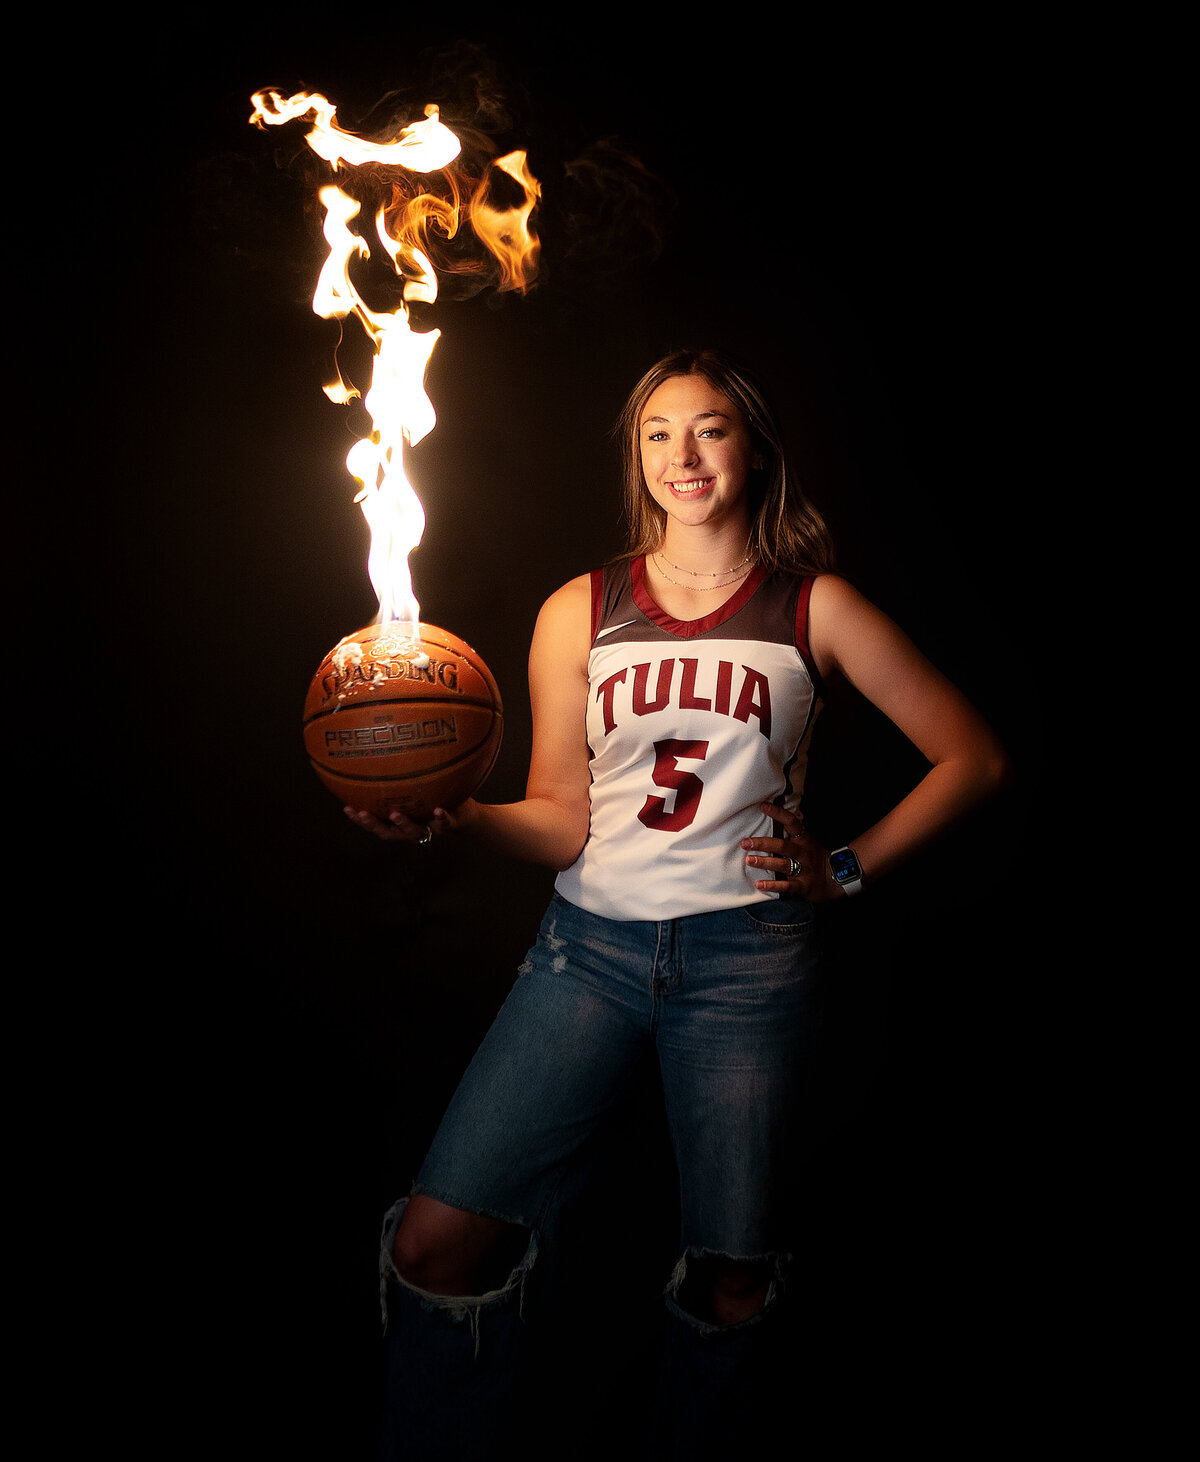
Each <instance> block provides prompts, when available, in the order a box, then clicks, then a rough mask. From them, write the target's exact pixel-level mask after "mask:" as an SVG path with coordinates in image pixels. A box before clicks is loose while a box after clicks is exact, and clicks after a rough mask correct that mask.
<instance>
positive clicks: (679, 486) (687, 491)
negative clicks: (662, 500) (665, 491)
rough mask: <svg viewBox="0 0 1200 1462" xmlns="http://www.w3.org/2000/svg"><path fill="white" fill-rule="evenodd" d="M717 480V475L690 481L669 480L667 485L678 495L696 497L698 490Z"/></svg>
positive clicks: (700, 490) (702, 489)
mask: <svg viewBox="0 0 1200 1462" xmlns="http://www.w3.org/2000/svg"><path fill="white" fill-rule="evenodd" d="M716 480H717V479H716V478H715V477H697V478H693V479H692V480H691V481H689V482H668V483H667V486H668V487H669V488H670V489H671V491H672V492H673V493H674V494H675V495H676V497H695V495H696V494H697V493H698V492H703V491H704V489H705V488H707V487H711V486H712V485H713V483H714V482H716Z"/></svg>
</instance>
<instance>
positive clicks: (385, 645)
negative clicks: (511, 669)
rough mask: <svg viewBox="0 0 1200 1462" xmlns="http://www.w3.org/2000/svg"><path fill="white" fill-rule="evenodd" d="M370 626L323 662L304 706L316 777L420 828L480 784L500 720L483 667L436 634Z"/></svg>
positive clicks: (350, 800)
mask: <svg viewBox="0 0 1200 1462" xmlns="http://www.w3.org/2000/svg"><path fill="white" fill-rule="evenodd" d="M418 629H419V632H420V638H419V640H414V639H412V638H411V634H412V624H411V622H408V621H406V622H403V623H399V622H396V621H392V622H390V623H387V624H372V625H368V626H367V628H366V629H360V630H359V631H358V632H357V634H352V635H347V636H346V638H345V639H344V640H341V641H340V642H339V643H338V644H336V645H335V646H334V647H333V649H332V650H330V652H329V653H328V655H326V656H325V658H324V660H322V661H321V664H320V667H319V668H318V670H317V673H316V674H315V675H314V676H313V678H312V683H311V684H310V686H309V688H308V695H307V697H306V698H305V702H304V746H305V749H306V751H307V752H308V759H309V761H310V762H311V763H312V767H313V770H314V771H315V772H316V774H317V776H318V777H320V779H321V781H322V782H324V783H325V785H326V786H327V787H328V788H329V790H330V791H331V792H332V793H333V794H334V796H335V797H337V798H338V799H339V801H341V802H342V803H343V804H344V805H346V806H348V807H357V808H361V809H362V810H363V811H365V812H373V813H374V814H375V815H376V817H383V818H386V817H387V816H388V814H389V813H392V812H403V813H405V814H406V815H407V816H408V817H411V818H414V819H415V820H416V821H418V822H426V821H428V819H429V817H430V816H431V815H432V813H433V810H434V808H435V807H445V808H452V807H455V806H457V805H458V803H460V802H462V801H463V800H464V799H465V798H467V797H470V796H471V795H472V793H474V792H476V791H477V790H478V789H479V787H480V786H481V785H482V784H483V781H484V779H485V778H486V777H487V775H488V773H489V772H490V771H491V769H492V766H493V765H494V763H495V760H496V756H497V754H498V752H499V750H500V740H501V736H502V734H503V729H504V712H503V707H502V705H501V702H500V692H499V690H498V689H497V687H496V682H495V680H494V679H493V678H492V673H491V671H490V670H489V669H488V668H487V666H486V665H485V664H484V662H483V660H482V659H481V657H480V656H479V655H477V654H476V653H475V651H474V650H472V649H471V647H470V646H469V645H467V644H464V643H463V641H462V640H460V639H459V638H458V636H457V635H452V634H451V633H450V632H449V631H448V630H444V629H439V628H438V627H437V626H436V625H432V624H422V625H419V626H418Z"/></svg>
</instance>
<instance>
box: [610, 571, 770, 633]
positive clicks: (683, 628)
mask: <svg viewBox="0 0 1200 1462" xmlns="http://www.w3.org/2000/svg"><path fill="white" fill-rule="evenodd" d="M629 577H630V582H631V585H632V588H633V602H634V604H636V605H637V607H638V608H639V609H640V610H641V612H642V613H643V614H644V615H645V616H646V618H647V619H648V620H650V621H651V622H652V623H654V624H656V625H658V627H659V629H663V630H666V631H667V633H668V634H672V635H677V636H678V637H679V638H680V639H682V640H690V639H695V637H696V636H697V635H702V634H704V633H705V631H706V630H710V629H716V628H717V626H718V625H721V624H724V623H725V622H726V620H728V619H730V618H732V616H733V615H735V614H736V613H737V612H738V610H739V609H741V608H742V606H743V605H744V604H746V603H747V601H748V600H749V599H750V598H751V597H752V596H753V594H754V591H755V590H756V589H757V588H758V586H759V585H760V584H761V583H762V581H763V580H764V579H765V578H766V577H767V568H766V565H765V564H763V563H756V564H755V565H754V567H753V568H752V569H751V570H750V572H749V573H748V574H747V575H746V577H745V578H744V579H743V580H742V582H741V583H740V584H739V585H738V588H737V592H736V593H735V594H732V595H730V597H729V598H728V599H726V600H725V602H724V604H722V605H720V606H719V608H717V609H714V610H713V612H712V613H711V614H706V615H704V616H703V617H702V618H700V619H676V618H675V616H674V615H672V614H668V613H667V611H666V610H665V609H663V608H662V606H661V605H660V604H659V603H658V602H657V600H656V599H655V598H654V596H653V595H652V594H651V593H650V589H649V587H648V585H647V583H646V555H645V554H644V553H643V554H639V555H638V557H637V558H635V559H632V560H631V561H630V564H629Z"/></svg>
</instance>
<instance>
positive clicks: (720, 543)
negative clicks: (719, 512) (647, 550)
mask: <svg viewBox="0 0 1200 1462" xmlns="http://www.w3.org/2000/svg"><path fill="white" fill-rule="evenodd" d="M749 538H750V534H749V530H748V529H747V527H746V526H745V525H744V524H739V525H737V526H723V527H720V528H716V529H713V530H711V531H706V529H704V528H702V527H701V528H681V527H679V525H678V524H677V523H675V522H673V521H670V520H669V521H668V523H667V527H666V532H665V533H664V534H663V536H662V538H661V540H660V541H659V544H658V548H657V550H656V552H657V553H658V554H660V555H661V556H662V557H663V558H664V559H667V560H669V561H670V562H671V563H673V564H675V565H676V566H677V567H679V568H681V569H685V570H691V571H692V572H693V573H697V574H709V575H711V574H717V573H724V572H726V571H729V570H732V569H735V568H739V567H742V566H743V565H744V560H745V559H746V558H747V556H753V552H754V551H753V549H752V548H751V547H750V544H749Z"/></svg>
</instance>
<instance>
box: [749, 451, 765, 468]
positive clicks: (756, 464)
mask: <svg viewBox="0 0 1200 1462" xmlns="http://www.w3.org/2000/svg"><path fill="white" fill-rule="evenodd" d="M750 467H751V469H752V470H753V471H755V472H761V471H762V469H763V454H762V453H761V452H755V453H754V455H753V456H752V457H751V458H750Z"/></svg>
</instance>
